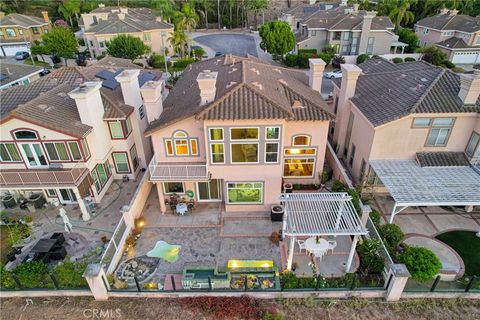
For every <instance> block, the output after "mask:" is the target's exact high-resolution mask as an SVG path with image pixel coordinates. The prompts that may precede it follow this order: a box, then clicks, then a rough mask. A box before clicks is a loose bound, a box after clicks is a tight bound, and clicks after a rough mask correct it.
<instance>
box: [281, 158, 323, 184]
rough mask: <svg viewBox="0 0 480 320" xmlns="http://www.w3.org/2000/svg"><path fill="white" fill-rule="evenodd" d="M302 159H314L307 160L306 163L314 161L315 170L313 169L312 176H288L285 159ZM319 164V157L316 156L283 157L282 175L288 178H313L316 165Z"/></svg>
mask: <svg viewBox="0 0 480 320" xmlns="http://www.w3.org/2000/svg"><path fill="white" fill-rule="evenodd" d="M302 159H307V160H308V159H313V162H306V164H309V163H312V164H313V170H312V175H311V176H286V175H285V164H286V163H285V161H286V160H302ZM316 164H317V158H316V157H295V158H289V157H287V158H285V157H284V158H283V161H282V177H283V178H288V179H305V178H313V177H315V166H316Z"/></svg>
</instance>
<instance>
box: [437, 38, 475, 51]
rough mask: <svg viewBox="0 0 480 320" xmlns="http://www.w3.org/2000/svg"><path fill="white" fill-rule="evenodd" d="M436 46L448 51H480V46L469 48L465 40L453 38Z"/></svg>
mask: <svg viewBox="0 0 480 320" xmlns="http://www.w3.org/2000/svg"><path fill="white" fill-rule="evenodd" d="M436 45H437V46H439V47H443V48H446V49H473V48H478V49H480V46H469V45H468V44H467V43H466V42H465V41H463V39H460V38H457V37H451V38H449V39H447V40H443V41H441V42H438V43H436Z"/></svg>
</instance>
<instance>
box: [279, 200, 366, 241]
mask: <svg viewBox="0 0 480 320" xmlns="http://www.w3.org/2000/svg"><path fill="white" fill-rule="evenodd" d="M282 202H283V204H284V207H285V214H284V228H283V234H284V235H285V236H321V235H366V234H367V233H368V231H367V230H366V229H365V227H364V226H362V223H361V221H360V218H359V216H358V214H357V211H356V210H355V207H354V206H353V203H352V197H350V196H349V195H348V194H347V193H344V192H341V193H340V192H339V193H286V194H283V195H282Z"/></svg>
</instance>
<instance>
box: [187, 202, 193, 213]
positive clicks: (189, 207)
mask: <svg viewBox="0 0 480 320" xmlns="http://www.w3.org/2000/svg"><path fill="white" fill-rule="evenodd" d="M187 208H188V211H189V212H193V210H195V200H193V199H190V200H188V203H187Z"/></svg>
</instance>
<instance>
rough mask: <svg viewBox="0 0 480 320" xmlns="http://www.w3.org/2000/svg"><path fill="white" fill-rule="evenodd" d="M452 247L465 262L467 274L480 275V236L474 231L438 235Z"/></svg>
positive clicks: (438, 237) (439, 238)
mask: <svg viewBox="0 0 480 320" xmlns="http://www.w3.org/2000/svg"><path fill="white" fill-rule="evenodd" d="M436 238H437V239H438V240H440V241H442V242H445V243H446V244H448V245H449V246H450V247H452V248H453V249H454V250H455V251H457V253H458V254H459V255H460V256H461V257H462V259H463V262H464V263H465V274H466V275H469V276H473V275H477V276H480V238H479V237H477V236H476V235H475V232H472V231H451V232H446V233H443V234H440V235H438V236H437V237H436Z"/></svg>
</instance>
